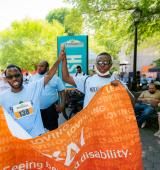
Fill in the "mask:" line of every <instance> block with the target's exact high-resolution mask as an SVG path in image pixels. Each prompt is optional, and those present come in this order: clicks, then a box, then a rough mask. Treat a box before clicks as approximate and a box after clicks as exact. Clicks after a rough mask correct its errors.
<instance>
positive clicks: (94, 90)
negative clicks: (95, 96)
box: [90, 87, 99, 93]
mask: <svg viewBox="0 0 160 170" xmlns="http://www.w3.org/2000/svg"><path fill="white" fill-rule="evenodd" d="M98 90H99V87H90V92H93V93H94V92H97V91H98Z"/></svg>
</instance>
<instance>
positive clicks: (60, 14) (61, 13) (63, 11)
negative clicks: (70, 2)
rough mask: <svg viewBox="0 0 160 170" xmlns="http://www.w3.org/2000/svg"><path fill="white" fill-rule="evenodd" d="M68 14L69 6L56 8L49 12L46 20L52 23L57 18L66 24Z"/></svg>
mask: <svg viewBox="0 0 160 170" xmlns="http://www.w3.org/2000/svg"><path fill="white" fill-rule="evenodd" d="M68 14H69V9H67V8H59V9H54V10H52V11H50V12H49V13H48V15H47V16H46V20H47V21H48V22H49V23H52V21H53V20H57V21H59V22H60V23H61V24H62V25H64V19H65V16H66V15H68Z"/></svg>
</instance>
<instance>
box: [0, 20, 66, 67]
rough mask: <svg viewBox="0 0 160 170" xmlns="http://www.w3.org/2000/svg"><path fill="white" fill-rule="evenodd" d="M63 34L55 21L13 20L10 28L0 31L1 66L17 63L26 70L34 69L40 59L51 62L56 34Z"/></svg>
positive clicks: (53, 55) (52, 60) (54, 55)
mask: <svg viewBox="0 0 160 170" xmlns="http://www.w3.org/2000/svg"><path fill="white" fill-rule="evenodd" d="M63 34H64V28H63V27H62V25H61V24H59V23H58V22H57V21H53V23H52V24H49V23H47V22H45V21H41V20H36V21H35V20H31V19H25V20H23V21H21V22H17V21H15V22H13V23H12V25H11V28H10V29H6V30H4V31H2V32H0V63H1V65H2V66H3V67H6V66H7V65H8V64H17V65H19V66H20V67H22V68H23V69H27V70H34V65H35V64H37V63H38V62H39V61H40V60H42V59H43V60H44V59H45V60H48V61H49V62H50V63H53V62H54V60H55V58H56V51H57V47H56V45H57V36H59V35H63Z"/></svg>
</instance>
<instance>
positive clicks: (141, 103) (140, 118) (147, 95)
mask: <svg viewBox="0 0 160 170" xmlns="http://www.w3.org/2000/svg"><path fill="white" fill-rule="evenodd" d="M158 103H160V91H159V90H157V89H156V87H155V85H154V84H153V83H150V84H149V89H148V90H146V91H143V92H142V93H141V95H140V96H139V98H138V101H137V103H136V104H135V112H136V115H137V117H136V118H137V122H138V125H139V127H141V128H143V127H145V124H146V120H147V118H148V117H149V115H151V114H153V113H154V112H155V108H156V107H157V106H158Z"/></svg>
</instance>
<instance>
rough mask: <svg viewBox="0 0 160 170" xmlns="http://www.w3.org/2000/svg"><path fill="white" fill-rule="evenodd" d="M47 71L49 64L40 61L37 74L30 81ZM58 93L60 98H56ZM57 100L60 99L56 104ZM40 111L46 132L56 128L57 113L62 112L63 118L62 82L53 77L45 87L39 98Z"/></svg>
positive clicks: (63, 95)
mask: <svg viewBox="0 0 160 170" xmlns="http://www.w3.org/2000/svg"><path fill="white" fill-rule="evenodd" d="M48 70H49V63H48V62H47V61H41V62H40V63H39V64H38V67H37V74H35V75H34V76H32V78H31V81H37V80H39V79H41V78H43V77H44V76H45V75H46V74H47V73H48ZM58 93H59V96H60V98H59V97H58ZM58 98H59V99H60V100H59V102H60V103H58ZM40 109H41V117H42V121H43V125H44V127H45V128H46V129H48V130H53V129H56V128H58V117H59V116H58V113H59V112H62V113H63V115H64V116H65V117H67V115H66V113H65V87H64V85H63V82H62V80H61V79H60V78H59V77H57V76H56V75H54V76H53V77H52V79H51V80H50V81H49V83H48V84H47V85H46V86H45V88H44V89H43V91H42V94H41V97H40Z"/></svg>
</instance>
